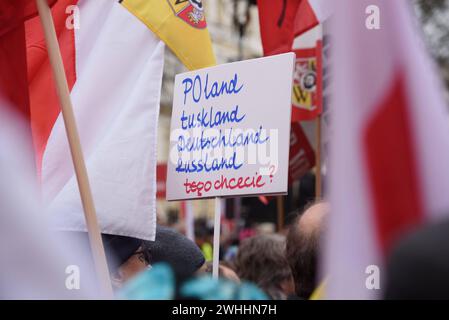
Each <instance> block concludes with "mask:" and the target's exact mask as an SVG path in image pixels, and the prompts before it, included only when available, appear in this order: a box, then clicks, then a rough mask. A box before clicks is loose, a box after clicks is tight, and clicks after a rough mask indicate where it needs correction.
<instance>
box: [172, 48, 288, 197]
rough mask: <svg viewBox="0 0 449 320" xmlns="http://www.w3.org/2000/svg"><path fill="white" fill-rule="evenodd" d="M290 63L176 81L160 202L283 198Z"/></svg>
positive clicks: (254, 64)
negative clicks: (261, 196) (163, 198)
mask: <svg viewBox="0 0 449 320" xmlns="http://www.w3.org/2000/svg"><path fill="white" fill-rule="evenodd" d="M294 58H295V55H294V54H293V53H286V54H281V55H277V56H270V57H266V58H259V59H253V60H247V61H241V62H234V63H229V64H224V65H220V66H216V67H211V68H206V69H201V70H198V71H193V72H187V73H182V74H179V75H177V76H176V79H175V86H174V99H173V113H172V119H171V134H170V140H171V141H170V155H169V163H168V171H167V200H182V199H197V198H210V197H225V196H245V195H254V194H284V193H286V192H287V187H288V186H287V183H288V164H289V146H290V117H291V94H292V79H293V67H294Z"/></svg>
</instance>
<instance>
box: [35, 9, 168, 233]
mask: <svg viewBox="0 0 449 320" xmlns="http://www.w3.org/2000/svg"><path fill="white" fill-rule="evenodd" d="M77 6H78V8H79V17H80V20H79V28H78V29H76V28H75V30H74V35H75V36H74V41H75V61H76V63H75V66H76V82H75V84H74V86H73V88H72V91H71V98H72V101H73V106H74V112H75V117H76V120H77V125H78V131H79V134H80V138H81V144H82V148H83V152H84V157H85V161H86V165H87V170H88V175H89V179H90V184H91V188H92V193H93V198H94V202H95V207H96V210H97V217H98V221H99V225H100V227H101V231H102V232H103V233H107V234H116V235H124V236H132V237H137V238H141V239H146V240H154V237H155V227H156V203H155V202H156V141H157V123H158V116H159V100H160V92H161V83H162V71H163V58H164V44H163V43H162V42H161V41H160V40H159V39H158V38H157V37H156V36H155V35H154V34H153V33H152V32H151V31H150V30H149V29H148V28H147V27H146V26H145V25H144V24H143V23H142V22H140V21H139V20H138V19H137V18H136V17H135V16H133V15H132V14H130V13H129V12H128V11H127V10H126V9H125V8H124V7H123V6H121V5H120V4H119V3H118V2H117V1H115V0H95V1H92V0H80V1H79V2H78V3H77ZM42 187H43V196H44V200H45V203H46V204H47V205H48V208H49V211H50V214H51V215H52V216H53V217H54V222H55V226H56V227H57V228H59V229H62V230H71V231H86V225H85V219H84V215H83V209H82V205H81V201H80V196H79V191H78V185H77V182H76V177H75V175H74V169H73V164H72V160H71V157H70V153H69V147H68V142H67V138H66V134H65V128H64V123H63V119H62V116H61V114H59V116H58V118H57V120H56V122H55V124H54V126H53V128H52V130H51V133H50V136H49V138H48V141H47V145H46V148H45V151H44V153H43V158H42Z"/></svg>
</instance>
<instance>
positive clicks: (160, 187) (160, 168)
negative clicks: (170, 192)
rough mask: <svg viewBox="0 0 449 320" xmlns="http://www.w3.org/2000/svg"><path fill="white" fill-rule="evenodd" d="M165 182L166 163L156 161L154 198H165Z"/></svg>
mask: <svg viewBox="0 0 449 320" xmlns="http://www.w3.org/2000/svg"><path fill="white" fill-rule="evenodd" d="M166 183H167V164H166V163H158V164H157V167H156V198H157V199H164V200H165V192H166V188H167V186H166Z"/></svg>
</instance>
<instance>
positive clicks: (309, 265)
mask: <svg viewBox="0 0 449 320" xmlns="http://www.w3.org/2000/svg"><path fill="white" fill-rule="evenodd" d="M328 212H329V205H328V204H327V203H325V202H319V203H316V204H314V205H312V206H310V207H308V208H307V209H306V210H305V211H304V213H303V214H302V215H300V216H298V217H297V218H296V219H295V220H294V222H293V223H292V225H291V226H290V230H289V232H288V235H287V250H286V256H287V260H288V264H289V265H290V268H291V270H292V274H293V278H294V281H295V291H296V295H297V296H298V297H300V298H303V299H308V298H309V297H310V295H311V293H312V292H313V290H314V289H315V287H316V286H317V259H318V257H317V256H318V247H319V243H320V237H321V234H322V228H323V220H324V217H325V216H326V215H327V214H328Z"/></svg>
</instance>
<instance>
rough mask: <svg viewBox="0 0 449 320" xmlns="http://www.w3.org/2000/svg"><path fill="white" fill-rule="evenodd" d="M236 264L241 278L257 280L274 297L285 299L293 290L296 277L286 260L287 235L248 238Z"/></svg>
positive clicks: (239, 252) (256, 282) (243, 243)
mask: <svg viewBox="0 0 449 320" xmlns="http://www.w3.org/2000/svg"><path fill="white" fill-rule="evenodd" d="M235 265H236V269H237V274H238V275H239V277H240V278H241V279H242V280H248V281H251V282H254V283H255V284H257V285H258V286H259V287H260V288H261V289H263V290H264V291H265V292H266V293H267V294H268V295H269V296H271V298H273V299H285V298H286V297H287V296H288V295H290V294H292V293H293V279H292V275H291V271H290V268H289V266H288V263H287V260H286V259H285V238H284V237H283V236H281V235H274V234H272V235H258V236H254V237H251V238H248V239H245V240H244V241H243V242H242V243H241V245H240V248H239V251H238V254H237V257H236V261H235Z"/></svg>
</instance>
